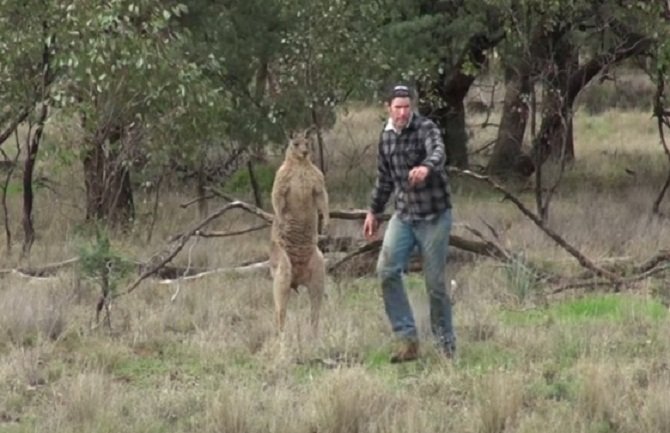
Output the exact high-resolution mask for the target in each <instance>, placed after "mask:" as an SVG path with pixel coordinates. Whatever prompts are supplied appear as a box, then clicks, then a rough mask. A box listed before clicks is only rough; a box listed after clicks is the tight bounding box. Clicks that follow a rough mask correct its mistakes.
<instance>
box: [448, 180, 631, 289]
mask: <svg viewBox="0 0 670 433" xmlns="http://www.w3.org/2000/svg"><path fill="white" fill-rule="evenodd" d="M449 172H450V173H456V174H459V175H463V176H467V177H471V178H473V179H477V180H481V181H484V182H486V183H488V184H489V185H491V186H492V187H493V189H495V190H496V191H499V192H501V193H502V194H503V195H504V197H505V199H508V200H510V201H511V202H512V203H514V205H515V206H516V207H517V208H519V210H520V211H521V213H523V214H524V215H525V216H527V217H528V218H529V219H530V220H531V221H532V222H533V223H534V224H535V225H536V226H537V227H538V228H539V229H540V230H542V231H543V232H544V233H545V234H546V235H547V236H549V237H550V238H551V239H552V240H553V241H554V242H556V243H557V244H558V245H559V246H560V247H561V248H563V249H564V250H565V251H567V252H568V253H569V254H570V255H572V256H573V257H574V258H576V259H577V261H578V262H579V264H581V265H582V266H583V267H585V268H587V269H589V270H591V271H592V272H593V273H595V274H596V275H598V276H600V277H604V278H607V279H608V280H610V282H611V283H613V284H615V285H618V284H621V283H622V280H621V277H620V276H619V275H616V274H614V273H612V272H610V271H608V270H606V269H604V268H602V267H600V266H598V265H596V264H595V263H594V262H593V261H592V260H590V259H589V258H588V257H586V256H585V255H584V254H582V253H581V252H580V251H579V250H577V248H575V247H573V246H572V245H570V244H569V243H568V242H567V241H566V240H565V239H563V238H562V237H561V236H560V235H559V234H558V233H556V232H554V231H553V230H552V229H550V228H549V227H547V226H546V225H545V224H544V223H543V222H542V219H540V217H538V216H537V215H535V213H533V212H532V211H531V210H529V209H528V208H527V207H526V206H524V204H523V203H521V200H519V199H518V198H517V197H516V196H514V194H512V193H511V192H509V191H508V190H507V189H505V188H504V187H503V186H502V185H500V184H498V183H496V182H495V181H493V180H492V179H491V178H490V177H488V176H483V175H480V174H477V173H473V172H471V171H469V170H461V169H459V168H455V167H449Z"/></svg>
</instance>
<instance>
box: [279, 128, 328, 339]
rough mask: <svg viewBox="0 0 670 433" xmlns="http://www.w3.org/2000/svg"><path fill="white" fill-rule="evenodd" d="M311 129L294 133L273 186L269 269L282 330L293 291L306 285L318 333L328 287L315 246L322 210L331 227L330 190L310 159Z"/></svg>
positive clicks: (323, 264) (314, 326)
mask: <svg viewBox="0 0 670 433" xmlns="http://www.w3.org/2000/svg"><path fill="white" fill-rule="evenodd" d="M311 140H312V137H311V133H310V131H309V130H307V131H304V132H302V133H298V134H293V135H292V136H291V138H290V139H289V144H288V147H287V149H286V155H285V158H284V162H283V163H282V165H281V166H280V167H279V169H278V170H277V173H276V175H275V180H274V184H273V185H272V207H273V209H274V214H275V218H274V221H273V223H272V232H271V245H270V272H271V275H272V279H273V294H274V302H275V314H276V321H277V327H278V329H279V331H280V332H281V331H283V329H284V324H285V321H286V306H287V303H288V298H289V295H290V293H291V289H292V288H293V289H296V290H297V288H298V286H305V287H306V288H307V290H308V293H309V299H310V303H311V324H312V327H313V329H314V331H315V332H316V330H317V329H318V326H319V311H320V308H321V300H322V298H323V292H324V286H325V277H326V269H325V261H324V258H323V254H322V253H321V251H320V250H319V247H318V246H317V240H318V223H319V214H321V216H322V218H323V227H324V228H325V227H326V226H327V225H328V220H329V215H328V192H327V191H326V184H325V180H324V177H323V173H321V171H320V170H319V169H318V168H317V167H316V166H315V165H314V164H313V163H312V161H311V159H310V156H311Z"/></svg>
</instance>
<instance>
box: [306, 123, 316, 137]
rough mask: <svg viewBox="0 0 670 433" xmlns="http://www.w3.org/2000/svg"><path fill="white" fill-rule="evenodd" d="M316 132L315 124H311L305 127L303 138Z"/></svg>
mask: <svg viewBox="0 0 670 433" xmlns="http://www.w3.org/2000/svg"><path fill="white" fill-rule="evenodd" d="M314 134H316V125H312V126H310V127H309V128H307V129H305V138H310V137H312V136H313V135H314Z"/></svg>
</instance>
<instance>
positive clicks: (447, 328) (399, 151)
mask: <svg viewBox="0 0 670 433" xmlns="http://www.w3.org/2000/svg"><path fill="white" fill-rule="evenodd" d="M413 102H414V101H413V98H412V91H411V89H410V88H409V87H408V86H404V85H397V86H394V87H393V88H392V89H391V91H390V93H389V95H388V97H387V99H386V108H387V110H388V114H389V119H388V121H387V123H386V126H385V127H384V129H383V131H382V133H381V136H380V139H379V147H378V151H377V181H376V183H375V187H374V190H373V192H372V203H371V206H370V210H369V211H368V213H367V215H366V217H365V223H364V225H363V231H364V234H365V237H366V239H367V240H368V241H371V240H373V239H375V238H376V237H377V233H378V230H379V215H380V214H381V213H382V212H383V211H384V207H385V206H386V202H387V201H388V199H389V198H390V196H391V194H392V193H395V212H394V213H393V216H392V217H391V220H390V221H389V223H388V227H387V229H386V232H385V234H384V240H383V242H382V249H381V253H380V255H379V260H378V262H377V274H378V275H379V278H380V279H381V285H382V296H383V299H384V307H385V309H386V314H387V316H388V318H389V321H390V322H391V327H392V329H393V332H394V334H395V335H396V336H397V337H398V339H399V343H400V344H399V349H398V350H397V351H396V352H395V353H393V355H392V356H391V362H393V363H397V362H405V361H413V360H415V359H417V358H418V356H419V340H418V335H417V329H416V324H415V322H414V315H413V313H412V309H411V306H410V304H409V301H408V299H407V293H406V291H405V287H404V284H403V275H402V274H403V271H404V270H405V269H406V268H407V264H408V261H409V258H410V254H411V253H412V251H413V250H414V249H415V247H417V246H418V247H419V249H420V251H421V255H422V259H423V269H424V271H423V272H424V277H425V284H426V289H427V291H428V297H429V301H430V323H431V330H432V332H433V335H434V336H435V337H436V339H437V341H438V344H439V346H440V349H441V350H442V351H443V353H444V355H445V356H447V357H448V358H451V357H453V355H454V352H455V350H456V338H455V335H454V330H453V325H452V315H451V301H450V299H449V296H448V294H447V289H446V283H445V266H446V263H447V252H448V248H449V233H450V231H451V223H452V217H451V202H450V197H449V187H448V184H447V174H446V171H445V169H444V164H445V158H446V156H445V148H444V142H443V140H442V134H441V132H440V130H439V128H438V127H437V125H435V123H433V122H432V121H431V120H430V119H428V118H426V117H423V116H420V115H419V114H417V113H414V112H413Z"/></svg>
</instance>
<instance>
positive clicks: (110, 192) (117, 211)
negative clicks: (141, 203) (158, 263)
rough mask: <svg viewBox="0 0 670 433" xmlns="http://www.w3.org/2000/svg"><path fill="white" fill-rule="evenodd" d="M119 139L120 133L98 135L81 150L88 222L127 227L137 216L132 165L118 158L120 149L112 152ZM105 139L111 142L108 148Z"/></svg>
mask: <svg viewBox="0 0 670 433" xmlns="http://www.w3.org/2000/svg"><path fill="white" fill-rule="evenodd" d="M120 138H121V135H120V133H118V132H117V133H113V134H110V133H100V134H95V136H94V138H93V139H92V140H90V141H89V142H88V143H86V148H85V149H84V151H83V153H82V162H83V167H84V181H85V184H86V220H87V221H93V220H100V221H104V222H106V223H109V224H111V225H112V226H124V227H125V226H127V225H128V224H129V223H130V222H131V221H132V220H133V219H134V217H135V206H134V200H133V189H132V184H131V182H130V168H129V167H128V165H127V164H124V163H123V162H122V161H120V160H119V159H120V156H119V155H118V151H112V148H113V147H114V146H113V144H115V143H117V142H118V141H119V140H120ZM106 141H108V142H110V143H111V144H112V145H110V146H109V148H106V147H105V145H104V143H105V142H106Z"/></svg>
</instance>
